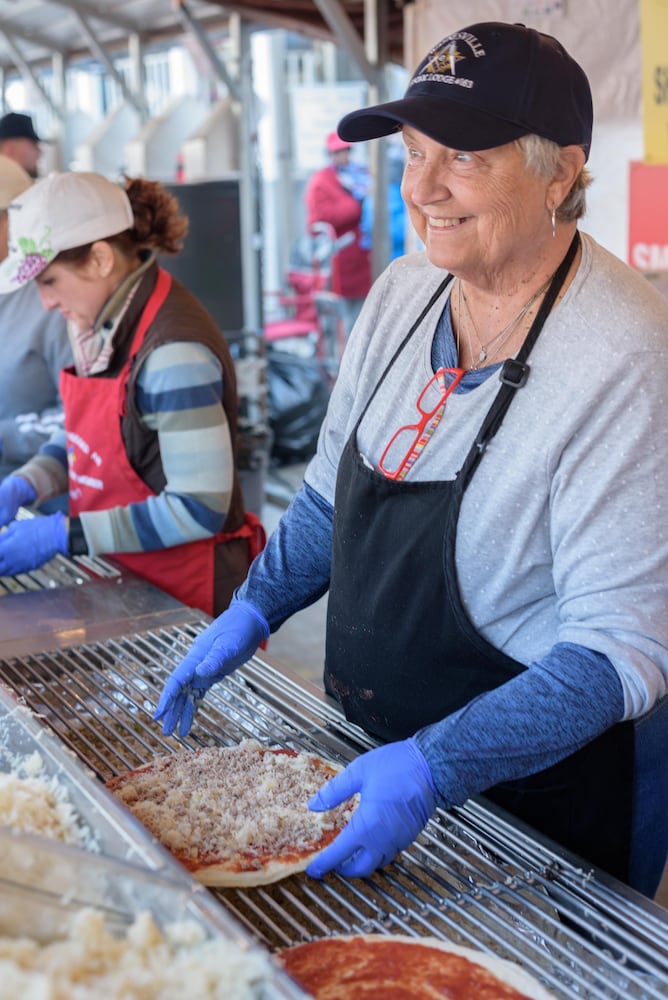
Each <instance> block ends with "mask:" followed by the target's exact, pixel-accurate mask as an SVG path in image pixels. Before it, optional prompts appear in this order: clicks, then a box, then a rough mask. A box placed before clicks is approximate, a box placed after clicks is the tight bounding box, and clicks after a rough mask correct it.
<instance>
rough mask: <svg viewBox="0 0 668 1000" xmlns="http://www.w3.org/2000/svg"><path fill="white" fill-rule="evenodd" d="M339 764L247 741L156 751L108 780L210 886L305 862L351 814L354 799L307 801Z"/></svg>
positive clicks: (240, 882)
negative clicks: (320, 807) (331, 803)
mask: <svg viewBox="0 0 668 1000" xmlns="http://www.w3.org/2000/svg"><path fill="white" fill-rule="evenodd" d="M339 770H341V768H340V767H338V766H337V765H334V764H331V763H329V762H327V761H324V760H322V759H321V758H319V757H316V756H314V755H312V754H305V753H297V752H296V751H295V750H288V749H268V748H267V747H263V746H261V745H260V744H259V743H257V742H256V741H255V740H244V741H243V742H242V743H240V744H238V745H237V746H233V747H207V748H206V749H204V750H186V751H182V752H178V753H173V754H168V755H167V756H165V757H158V758H156V759H155V760H153V761H152V762H151V763H150V764H147V765H145V766H144V767H140V768H138V769H136V770H134V771H129V772H127V773H126V774H122V775H120V776H118V777H116V778H112V779H111V780H110V781H108V782H107V787H108V788H109V789H110V790H111V791H112V792H113V793H114V794H115V795H116V796H117V797H118V798H119V799H120V800H121V802H123V803H124V804H125V805H126V806H127V807H128V809H130V810H131V811H132V812H133V814H134V815H135V816H136V817H137V819H138V820H140V822H142V823H143V824H144V826H146V827H147V828H148V829H149V830H150V831H151V833H152V834H153V835H154V836H155V837H156V838H157V839H158V840H159V841H160V843H161V844H163V845H164V846H165V847H166V848H167V849H168V850H169V851H171V853H172V854H173V855H174V856H175V857H176V858H177V859H178V860H179V861H180V862H181V863H182V864H184V865H185V866H186V867H187V868H188V869H189V871H190V872H191V873H192V874H193V875H194V876H195V878H197V879H198V880H199V881H200V882H202V883H203V884H204V885H207V886H212V887H213V886H215V887H224V886H230V887H232V886H254V885H266V884H268V883H270V882H276V881H278V880H279V879H281V878H285V877H286V876H287V875H292V874H293V873H295V872H300V871H303V870H304V869H305V868H306V867H307V866H308V864H309V863H310V862H311V860H312V859H313V858H314V857H315V856H316V855H317V854H319V853H320V851H321V850H323V849H324V848H325V847H326V846H327V845H328V844H329V843H331V841H332V840H333V839H334V838H335V837H336V835H337V834H338V833H339V832H340V830H341V829H342V828H343V827H344V826H345V824H346V823H347V822H348V820H349V818H350V816H351V815H352V812H353V810H354V808H355V803H354V801H352V800H351V801H350V802H348V803H344V804H343V805H341V806H337V808H336V809H331V810H328V811H327V812H322V813H319V812H312V811H311V810H310V809H309V808H308V801H309V799H310V798H311V796H312V795H314V794H315V792H317V791H318V789H319V788H321V787H322V786H323V785H324V784H325V783H326V782H327V781H328V780H329V779H330V778H331V777H333V776H334V775H335V774H336V773H337V772H338V771H339Z"/></svg>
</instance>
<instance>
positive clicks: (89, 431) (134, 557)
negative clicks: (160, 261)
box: [60, 268, 264, 615]
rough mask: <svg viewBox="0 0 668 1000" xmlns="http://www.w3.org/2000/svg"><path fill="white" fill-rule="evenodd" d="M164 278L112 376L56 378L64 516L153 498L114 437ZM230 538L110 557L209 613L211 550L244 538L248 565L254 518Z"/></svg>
mask: <svg viewBox="0 0 668 1000" xmlns="http://www.w3.org/2000/svg"><path fill="white" fill-rule="evenodd" d="M171 284H172V279H171V275H169V274H168V273H167V272H166V271H164V270H162V268H159V270H158V280H157V282H156V285H155V288H154V289H153V292H152V293H151V296H150V298H149V300H148V302H147V303H146V306H145V308H144V311H143V313H142V315H141V318H140V320H139V324H138V326H137V329H136V331H135V335H134V338H133V341H132V346H131V348H130V352H129V355H128V359H127V361H126V363H125V365H124V367H123V369H122V370H121V371H120V372H119V374H118V376H117V377H116V378H101V379H100V378H81V377H80V376H78V375H76V374H75V372H74V370H73V369H72V368H68V369H64V370H63V371H62V372H61V375H60V394H61V397H62V400H63V404H64V409H65V431H66V434H67V462H68V469H69V492H70V508H69V509H70V515H71V516H72V517H76V516H78V515H79V514H81V513H83V512H84V511H94V510H109V509H110V508H112V507H126V506H128V505H129V504H131V503H142V502H143V501H144V500H146V499H148V497H150V496H156V494H155V492H154V491H153V490H152V489H151V488H150V487H149V486H147V484H146V483H145V482H144V481H143V479H141V478H140V476H139V475H138V474H137V473H136V472H135V470H134V469H133V468H132V465H131V464H130V461H129V459H128V456H127V453H126V450H125V445H124V443H123V437H122V434H121V418H122V417H123V415H124V413H125V411H126V395H127V383H128V378H129V376H130V369H131V366H132V362H133V359H134V358H135V356H136V355H137V352H138V351H139V348H140V347H141V345H142V341H143V340H144V337H145V335H146V332H147V330H148V329H149V327H150V325H151V323H152V322H153V320H154V318H155V316H156V314H157V312H158V310H159V309H160V307H161V306H162V304H163V302H164V301H165V299H166V298H167V295H168V293H169V289H170V287H171ZM245 517H246V520H245V522H244V524H242V525H241V527H240V528H239V529H238V530H237V531H235V532H219V533H218V534H217V535H215V536H213V537H211V538H205V539H202V540H200V541H196V542H186V543H185V544H183V545H174V546H172V547H171V548H167V549H157V550H155V551H153V552H133V553H124V554H119V553H116V552H114V553H110V554H113V556H114V559H115V560H117V561H118V562H119V563H121V564H122V565H123V566H126V567H127V568H128V569H130V570H132V571H133V572H135V573H137V574H138V575H139V576H142V577H144V579H146V580H148V581H149V582H150V583H153V584H155V586H156V587H159V588H160V589H161V590H164V591H166V592H167V593H169V594H171V595H172V596H173V597H175V598H176V599H177V600H179V601H181V602H182V603H184V604H187V605H189V606H190V607H195V608H200V609H201V610H202V611H205V612H206V613H207V614H209V615H213V614H214V607H213V600H214V554H215V549H216V546H217V545H218V544H221V543H223V542H227V541H229V540H230V539H232V538H247V539H248V545H249V559H252V558H253V557H254V556H255V555H256V554H257V552H259V551H260V550H261V549H262V547H263V544H264V541H263V536H264V529H263V528H262V525H261V523H260V522H259V520H258V519H257V518H256V517H255V515H253V514H250V513H246V516H245Z"/></svg>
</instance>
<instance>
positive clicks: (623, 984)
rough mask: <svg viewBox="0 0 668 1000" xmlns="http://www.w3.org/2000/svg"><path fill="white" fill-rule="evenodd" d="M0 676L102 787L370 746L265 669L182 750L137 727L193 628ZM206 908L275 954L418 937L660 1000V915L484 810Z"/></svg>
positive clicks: (607, 992) (263, 662)
mask: <svg viewBox="0 0 668 1000" xmlns="http://www.w3.org/2000/svg"><path fill="white" fill-rule="evenodd" d="M193 616H194V620H193V621H192V622H187V623H185V624H178V625H169V626H167V627H163V628H160V627H159V628H155V629H150V630H147V631H135V632H132V631H131V630H129V631H128V633H127V634H126V635H123V636H121V637H115V638H111V639H108V640H102V641H96V642H93V643H86V644H82V645H73V646H71V647H68V648H58V649H56V650H54V651H45V652H40V653H31V654H29V655H18V656H10V655H7V654H6V653H5V654H4V658H3V659H2V660H0V679H1V680H3V681H4V682H5V683H6V684H8V685H9V686H10V687H11V688H13V689H14V690H15V691H16V692H17V693H19V694H20V695H22V696H23V698H24V699H25V701H26V702H27V704H28V705H29V706H30V708H32V710H33V711H34V712H36V713H38V714H39V715H40V716H41V717H42V718H43V721H44V722H45V723H46V724H47V725H48V726H49V727H51V729H53V730H54V731H55V732H56V733H57V734H58V736H59V737H60V738H61V740H62V741H63V742H64V743H65V745H66V746H68V747H69V748H70V749H72V750H73V751H74V752H75V753H76V754H77V755H78V756H79V757H80V758H81V759H82V760H83V761H84V762H85V763H86V764H87V765H88V767H90V768H91V769H92V770H93V771H94V772H95V773H96V774H97V775H98V776H99V777H100V778H101V779H102V780H106V779H108V778H109V777H111V776H112V775H115V774H117V773H119V772H121V771H123V770H125V769H127V768H132V767H136V766H138V765H140V764H142V763H145V762H146V761H147V760H148V759H150V758H151V757H153V756H155V755H159V754H162V753H166V752H170V751H172V750H174V749H177V748H179V747H181V746H184V745H185V746H189V747H197V746H202V745H209V744H213V743H221V744H233V743H236V742H238V741H239V740H241V739H244V738H255V739H258V740H259V741H260V742H262V743H265V744H268V745H272V744H274V745H282V746H290V747H293V748H294V749H297V750H304V751H307V752H312V753H318V754H321V755H323V756H326V757H328V758H329V759H331V760H334V761H338V762H341V763H346V762H347V761H349V760H351V759H352V758H353V757H354V756H356V755H357V754H358V753H360V752H363V751H364V750H367V749H369V748H370V747H372V746H373V745H374V743H373V741H372V740H371V739H370V738H369V737H368V736H366V735H365V734H364V733H363V732H361V731H360V730H359V729H358V728H357V727H355V726H353V725H351V724H349V723H347V722H346V720H345V719H344V718H343V716H342V715H341V713H340V712H339V710H338V708H337V707H336V706H334V705H333V704H332V703H331V702H330V701H329V700H328V699H327V698H326V697H325V696H324V695H323V694H322V693H321V692H320V691H319V690H318V689H317V688H315V687H313V686H312V685H308V684H306V683H303V682H301V681H299V680H298V679H296V678H294V677H293V676H291V675H290V674H288V673H286V672H285V671H284V670H282V669H280V668H279V667H278V666H277V665H274V664H272V663H271V661H270V660H269V659H267V658H266V657H254V658H253V659H252V660H251V661H250V662H249V663H248V664H247V665H246V666H245V667H242V668H240V669H239V670H237V671H236V672H235V673H234V674H233V675H231V676H230V677H229V678H226V679H225V680H224V681H223V682H221V683H220V684H218V685H216V686H215V687H214V688H213V689H212V690H211V692H210V693H209V694H208V696H207V698H206V700H205V701H204V703H203V704H202V706H201V708H200V710H199V712H198V714H197V716H196V722H195V725H194V726H193V732H192V733H191V735H190V736H189V737H188V738H186V739H184V740H179V739H177V738H175V737H163V735H162V733H161V732H160V729H159V727H158V726H157V725H156V724H155V723H154V722H153V721H152V718H151V716H152V712H153V710H154V707H155V704H156V702H157V699H158V696H159V694H160V692H161V690H162V687H163V684H164V682H165V680H166V678H167V676H168V674H169V673H170V671H171V670H172V669H173V667H174V666H175V665H176V664H177V663H178V662H179V661H180V660H181V659H182V657H183V655H184V654H185V652H186V651H187V649H188V648H189V647H190V644H191V642H192V640H193V639H194V638H195V636H196V635H197V634H198V633H199V631H200V630H201V629H202V628H203V627H205V626H206V625H207V624H208V619H205V618H204V617H202V618H199V617H197V615H196V613H195V612H193ZM214 895H215V897H216V898H217V899H218V900H219V902H220V903H221V904H222V905H223V906H224V907H226V908H227V910H228V911H230V912H231V913H232V914H233V915H234V917H235V918H236V919H237V920H238V921H239V922H240V923H241V924H242V925H243V926H244V927H245V928H247V929H248V930H249V931H250V932H251V934H252V935H253V936H254V937H255V938H256V939H258V940H259V941H260V942H261V943H263V944H264V945H266V946H267V947H268V948H270V949H272V950H274V949H278V948H281V947H285V946H287V945H290V944H292V943H297V942H299V941H302V940H308V939H310V938H313V937H321V936H325V935H329V934H336V933H354V932H369V931H376V932H381V933H403V934H409V935H419V936H424V935H433V936H436V937H440V938H444V939H448V940H451V941H453V942H454V943H456V944H461V945H464V946H468V947H475V948H481V949H483V950H486V951H489V952H493V953H495V954H498V955H500V956H501V957H504V958H507V959H510V960H511V961H516V962H519V963H520V964H521V965H522V966H523V967H524V968H525V969H526V970H527V971H529V972H530V973H532V974H533V975H535V976H537V977H538V978H539V979H540V980H541V981H542V982H543V983H544V984H545V985H546V987H547V988H548V989H550V990H552V992H553V993H554V994H555V996H556V997H559V998H572V1000H575V998H601V1000H602V998H619V1000H621V998H624V1000H627V998H647V1000H666V998H668V914H666V912H665V911H664V910H662V909H661V908H660V907H658V906H655V905H654V904H652V903H651V902H649V901H648V900H646V899H644V898H643V897H642V896H639V895H637V894H636V893H633V892H632V891H631V890H627V889H626V888H625V887H624V886H621V885H620V884H619V883H616V882H614V881H613V880H611V879H608V878H607V877H606V876H605V875H602V874H601V873H599V872H596V871H591V870H589V869H587V868H586V867H583V866H582V865H581V864H580V863H579V862H578V859H577V858H573V857H572V856H570V855H568V854H567V853H565V852H562V851H560V850H559V849H558V848H556V847H553V846H552V845H550V844H549V843H548V842H547V841H545V840H544V839H542V838H537V837H536V836H534V835H532V832H531V831H530V830H528V829H527V828H526V827H523V826H522V825H521V824H519V823H517V822H516V821H514V820H511V819H509V818H508V817H506V816H505V814H503V813H502V812H500V811H498V810H496V809H495V808H492V807H489V806H487V805H486V804H485V803H484V802H483V801H472V802H470V803H467V805H466V806H465V807H464V808H462V809H457V810H453V811H452V812H442V811H441V812H439V813H438V814H437V816H436V817H435V818H434V819H433V820H432V821H430V823H429V824H428V826H427V828H426V830H425V831H424V832H423V834H422V835H421V836H420V837H419V838H418V841H417V842H416V843H415V844H413V845H412V846H411V848H410V849H409V850H407V851H405V852H403V853H402V855H401V856H400V857H399V858H398V859H397V860H396V861H395V862H394V863H393V864H392V865H389V866H388V867H387V868H385V869H384V870H383V871H381V872H377V873H376V874H374V875H373V876H372V877H371V878H368V879H357V880H350V881H348V880H345V879H342V878H340V877H338V876H328V877H327V878H326V879H324V880H323V881H322V882H318V881H315V880H313V879H310V878H308V877H307V876H305V875H295V876H292V877H290V878H288V879H285V880H284V881H282V882H279V883H276V884H274V885H270V886H266V887H262V888H257V889H243V890H242V889H238V890H217V891H216V892H215V893H214Z"/></svg>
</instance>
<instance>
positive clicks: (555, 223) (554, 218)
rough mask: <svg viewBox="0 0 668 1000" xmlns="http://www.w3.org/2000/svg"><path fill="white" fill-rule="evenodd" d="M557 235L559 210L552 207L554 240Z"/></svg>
mask: <svg viewBox="0 0 668 1000" xmlns="http://www.w3.org/2000/svg"><path fill="white" fill-rule="evenodd" d="M556 235H557V210H556V208H555V207H554V205H553V206H552V239H554V238H555V237H556Z"/></svg>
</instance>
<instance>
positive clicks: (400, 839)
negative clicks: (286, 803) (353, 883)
mask: <svg viewBox="0 0 668 1000" xmlns="http://www.w3.org/2000/svg"><path fill="white" fill-rule="evenodd" d="M357 792H359V795H360V804H359V805H358V807H357V809H356V810H355V812H354V813H353V816H352V819H351V820H350V822H349V823H348V825H347V826H346V827H344V829H343V830H342V831H341V833H340V834H339V835H338V837H337V838H336V840H335V841H334V842H333V843H332V844H330V846H329V847H327V848H325V850H324V851H323V852H322V854H319V855H318V857H317V858H315V860H314V861H312V862H311V864H310V865H309V866H308V868H307V869H306V873H307V875H312V876H313V877H314V878H322V877H323V875H325V874H326V873H327V872H329V871H332V870H333V871H336V872H338V873H339V874H340V875H346V876H348V877H350V878H356V877H361V876H363V875H370V874H371V872H373V871H375V870H376V868H382V867H383V865H386V864H389V862H390V861H392V859H393V858H395V857H396V856H397V854H398V853H399V851H402V850H403V849H404V848H405V847H408V845H409V844H412V843H413V841H414V840H415V838H416V837H417V836H418V834H419V833H420V832H421V831H422V830H423V829H424V827H425V826H426V824H427V821H428V819H429V817H430V816H431V814H432V813H433V812H434V810H435V808H436V787H435V785H434V782H433V779H432V776H431V771H430V770H429V765H428V764H427V761H426V759H425V757H424V755H423V753H422V751H421V750H420V748H419V747H418V745H417V743H416V742H415V740H414V739H413V738H412V737H411V738H410V739H407V740H402V742H400V743H388V744H387V746H384V747H378V748H377V749H376V750H370V751H369V752H368V753H365V754H362V756H361V757H358V758H357V759H356V760H354V761H353V762H352V763H351V764H349V765H348V767H346V768H345V770H343V771H341V773H340V774H337V775H336V776H335V777H334V778H332V779H331V781H328V782H327V784H326V785H323V787H322V788H321V789H320V791H319V792H317V793H316V795H314V796H313V798H312V799H311V801H310V802H309V809H314V810H315V811H316V812H320V811H322V810H324V809H333V808H334V807H335V806H338V805H340V803H341V802H345V800H346V799H349V798H350V797H351V796H353V795H355V794H356V793H357Z"/></svg>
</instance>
